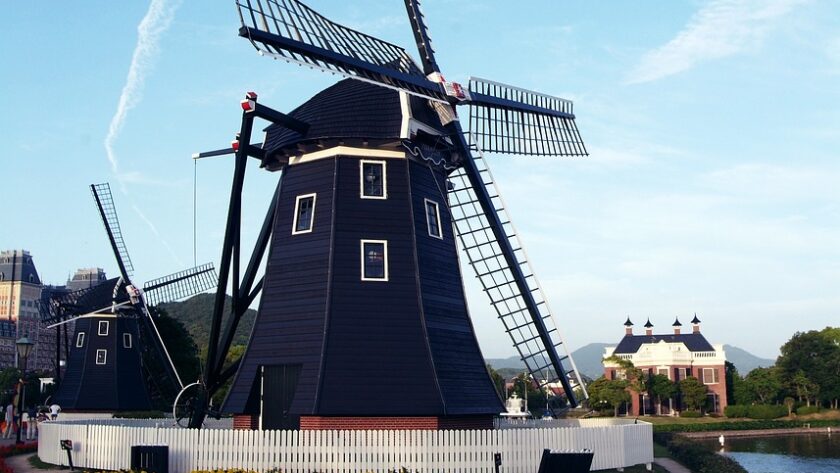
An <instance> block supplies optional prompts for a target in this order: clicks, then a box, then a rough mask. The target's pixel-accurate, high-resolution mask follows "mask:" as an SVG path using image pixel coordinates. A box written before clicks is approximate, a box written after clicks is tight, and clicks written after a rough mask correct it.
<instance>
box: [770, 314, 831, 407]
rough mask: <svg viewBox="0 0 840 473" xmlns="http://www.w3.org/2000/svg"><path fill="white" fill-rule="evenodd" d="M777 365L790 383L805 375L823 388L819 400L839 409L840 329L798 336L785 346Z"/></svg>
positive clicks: (794, 336)
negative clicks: (800, 373)
mask: <svg viewBox="0 0 840 473" xmlns="http://www.w3.org/2000/svg"><path fill="white" fill-rule="evenodd" d="M776 365H777V366H778V368H779V370H780V376H781V377H782V378H783V379H784V380H786V381H787V382H788V384H790V382H791V381H792V380H793V379H794V378H795V377H796V375H797V373H798V372H800V371H801V372H803V373H804V375H805V377H807V378H808V379H809V380H810V381H811V382H813V383H814V384H815V385H817V386H819V394H817V399H819V400H820V401H821V402H824V403H829V404H831V405H832V406H836V405H837V400H838V399H840V329H837V328H833V327H827V328H825V329H823V330H822V331H816V330H811V331H809V332H797V333H795V334H794V335H793V337H791V339H790V340H788V341H787V342H786V343H785V344H784V345H782V348H781V356H779V359H778V361H777V362H776Z"/></svg>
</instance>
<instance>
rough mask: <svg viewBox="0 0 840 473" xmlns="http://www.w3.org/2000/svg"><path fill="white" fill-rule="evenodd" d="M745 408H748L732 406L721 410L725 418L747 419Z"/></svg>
mask: <svg viewBox="0 0 840 473" xmlns="http://www.w3.org/2000/svg"><path fill="white" fill-rule="evenodd" d="M747 407H749V406H739V405H738V404H732V405H730V406H726V408H725V409H724V410H723V413H724V414H725V415H726V417H747Z"/></svg>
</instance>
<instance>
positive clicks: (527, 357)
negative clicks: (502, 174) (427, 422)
mask: <svg viewBox="0 0 840 473" xmlns="http://www.w3.org/2000/svg"><path fill="white" fill-rule="evenodd" d="M473 146H474V149H473V150H472V153H471V154H472V158H471V159H473V160H474V162H475V163H476V165H477V167H478V169H479V174H480V175H481V178H482V183H483V185H484V186H485V187H486V188H487V190H488V191H489V193H490V195H491V196H492V198H491V200H492V203H493V207H494V209H495V211H496V213H497V214H498V216H499V219H500V221H501V222H503V230H504V233H505V236H506V238H507V239H508V240H509V241H510V243H511V246H512V247H513V248H514V254H515V256H516V261H517V262H518V264H519V265H520V267H521V269H522V271H523V273H524V274H525V275H526V276H525V280H526V283H527V285H528V288H529V289H530V291H531V293H532V295H533V297H534V299H535V301H536V302H537V307H538V309H539V312H540V314H539V315H540V317H541V318H542V320H543V323H544V324H545V325H546V328H547V329H548V333H549V336H550V338H551V343H552V345H553V347H554V348H555V350H558V351H559V350H560V349H562V352H563V353H565V355H564V356H562V358H561V360H560V361H561V364H562V365H563V371H564V372H565V374H566V376H568V377H569V378H570V381H571V384H572V387H573V388H580V389H581V390H582V391H583V395H584V397H588V394H587V392H586V386H585V384H584V383H583V380H582V379H581V377H580V373H579V372H578V370H577V366H576V365H575V362H574V359H573V358H572V357H571V354H570V353H569V350H568V346H567V345H566V343H565V341H564V340H563V337H562V334H561V333H560V330H559V328H558V326H557V324H556V322H555V319H554V316H553V315H552V311H551V308H550V307H549V304H548V300H547V299H546V298H545V295H544V293H543V290H542V288H541V286H540V284H539V281H538V280H537V277H536V275H535V273H534V271H533V269H532V268H531V264H530V263H529V261H528V256H527V254H526V252H525V248H524V247H523V246H522V243H521V242H520V240H519V237H518V236H517V233H516V230H515V228H514V226H513V223H512V222H511V220H510V217H509V215H508V214H507V210H506V207H505V204H504V200H503V199H502V197H501V193H500V192H499V188H498V186H497V185H496V182H495V180H494V179H493V175H492V173H491V172H490V169H489V167H488V166H487V163H486V161H485V160H484V154H483V153H482V151H481V149H480V148H479V147H478V146H476V145H473ZM449 181H450V182H451V183H452V184H453V185H452V186H450V190H449V192H448V196H449V208H450V212H451V215H452V220H453V224H454V226H455V230H456V233H457V234H458V240H459V243H460V246H461V250H462V252H463V253H464V254H465V255H466V257H467V261H468V262H469V263H470V266H471V267H472V268H473V270H474V271H475V274H476V277H477V278H478V280H479V282H480V283H481V285H482V288H483V289H484V292H485V293H486V294H487V296H488V297H489V298H490V302H491V305H492V306H493V308H494V309H495V311H496V313H497V315H498V317H499V319H500V320H501V321H502V323H503V324H504V326H505V331H506V332H507V333H508V335H509V336H510V337H511V340H512V341H513V344H514V347H515V348H516V350H517V352H518V353H519V355H520V358H521V359H522V361H523V362H524V363H525V365H526V367H527V368H528V371H529V372H530V373H531V375H532V376H533V377H534V380H535V381H536V382H537V383H538V384H539V386H540V388H546V387H547V385H549V384H553V383H556V382H558V381H559V377H558V376H557V374H556V373H555V372H554V369H553V364H552V362H551V360H550V358H549V356H548V353H547V352H546V350H545V348H543V346H542V342H541V340H540V336H539V334H538V333H537V331H536V327H535V325H534V321H533V319H532V317H531V314H530V312H529V311H528V308H527V307H526V305H525V302H524V300H523V299H522V296H521V294H520V291H519V289H518V287H517V285H516V281H515V278H514V276H513V275H512V273H511V271H510V269H509V266H508V264H507V261H506V260H505V258H504V255H503V254H502V251H501V248H500V247H499V244H498V243H497V242H496V238H495V235H494V234H493V231H492V229H491V225H490V223H489V220H488V219H487V217H486V216H485V215H484V212H483V210H482V209H481V207H480V204H479V203H478V200H477V197H476V195H475V193H474V191H473V189H472V184H471V183H470V180H469V177H468V176H467V174H466V173H465V171H464V169H463V168H460V169H458V170H456V171H454V172H453V173H452V174H450V176H449Z"/></svg>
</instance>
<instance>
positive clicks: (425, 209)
mask: <svg viewBox="0 0 840 473" xmlns="http://www.w3.org/2000/svg"><path fill="white" fill-rule="evenodd" d="M429 204H432V205H434V206H435V218H436V219H437V229H438V235H435V234H434V233H432V225H431V224H432V222H430V221H429V208H428V206H429ZM423 213H424V214H426V233H428V234H429V236H430V237H432V238H437V239H438V240H443V227H442V226H441V224H440V205H439V204H438V203H437V202H435V201H434V200H431V199H423Z"/></svg>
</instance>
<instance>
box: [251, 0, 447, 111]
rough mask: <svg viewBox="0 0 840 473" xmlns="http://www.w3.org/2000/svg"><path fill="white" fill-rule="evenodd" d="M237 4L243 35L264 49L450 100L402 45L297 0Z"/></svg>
mask: <svg viewBox="0 0 840 473" xmlns="http://www.w3.org/2000/svg"><path fill="white" fill-rule="evenodd" d="M254 4H256V5H254ZM236 6H237V9H238V10H239V19H240V22H241V24H242V29H241V30H240V35H241V36H245V37H246V38H248V39H249V40H250V41H251V44H253V45H254V47H255V48H256V49H257V51H259V52H260V53H261V54H264V55H268V56H271V57H273V58H275V59H282V60H284V61H287V62H291V63H295V64H300V65H304V66H309V67H312V68H317V69H321V70H323V71H325V72H330V73H334V74H341V75H344V76H346V77H350V78H353V79H357V80H362V81H365V82H370V83H372V84H376V85H380V86H383V87H390V88H393V89H396V90H403V91H405V92H408V93H411V94H414V95H418V96H421V97H426V98H428V99H431V100H436V101H440V102H446V101H447V98H446V94H445V93H444V92H443V91H442V90H441V89H440V87H438V86H436V84H434V83H433V82H431V81H429V80H428V79H427V78H426V76H425V74H424V73H423V71H422V70H420V68H419V67H418V66H417V64H416V63H415V62H414V59H412V57H411V55H409V54H408V52H406V50H405V49H404V48H402V47H400V46H397V45H395V44H392V43H389V42H387V41H383V40H381V39H379V38H376V37H373V36H370V35H367V34H364V33H360V32H358V31H356V30H354V29H351V28H348V27H346V26H342V25H340V24H338V23H335V22H333V21H331V20H329V19H327V18H325V17H324V16H323V15H321V14H320V13H318V12H316V11H314V10H312V9H311V8H309V7H308V6H306V5H304V4H303V3H301V2H298V1H297V0H254V1H251V0H236ZM266 33H267V34H268V35H267V36H266V35H265V34H266ZM278 42H280V43H282V44H281V45H278V44H277V43H278ZM377 68H380V69H381V70H382V72H384V73H385V74H382V73H378V72H377V70H376V69H377Z"/></svg>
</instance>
